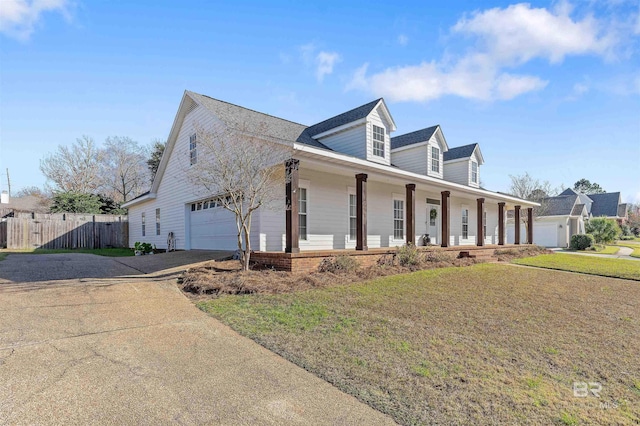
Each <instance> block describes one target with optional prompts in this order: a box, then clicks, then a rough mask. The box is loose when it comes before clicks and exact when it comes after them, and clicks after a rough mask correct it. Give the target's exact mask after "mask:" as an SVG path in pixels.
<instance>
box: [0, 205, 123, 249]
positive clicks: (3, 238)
mask: <svg viewBox="0 0 640 426" xmlns="http://www.w3.org/2000/svg"><path fill="white" fill-rule="evenodd" d="M128 231H129V227H128V222H127V216H114V215H86V214H66V213H56V214H42V213H16V214H15V217H9V218H6V219H5V221H4V222H0V248H9V249H23V250H24V249H37V248H43V249H75V248H109V247H127V246H128V243H129V236H128Z"/></svg>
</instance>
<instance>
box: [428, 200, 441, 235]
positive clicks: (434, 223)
mask: <svg viewBox="0 0 640 426" xmlns="http://www.w3.org/2000/svg"><path fill="white" fill-rule="evenodd" d="M433 211H435V213H433ZM439 222H440V206H438V205H435V204H427V233H428V234H429V241H430V242H431V244H438V232H439V228H440V226H439V225H438V223H439Z"/></svg>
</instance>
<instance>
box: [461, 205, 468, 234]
mask: <svg viewBox="0 0 640 426" xmlns="http://www.w3.org/2000/svg"><path fill="white" fill-rule="evenodd" d="M467 238H469V209H462V239H463V240H466V239H467Z"/></svg>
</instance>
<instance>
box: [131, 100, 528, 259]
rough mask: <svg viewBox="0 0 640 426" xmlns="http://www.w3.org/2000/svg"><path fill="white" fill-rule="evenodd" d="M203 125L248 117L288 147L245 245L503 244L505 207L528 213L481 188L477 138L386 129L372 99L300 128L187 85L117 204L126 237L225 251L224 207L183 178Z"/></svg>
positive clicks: (383, 110)
mask: <svg viewBox="0 0 640 426" xmlns="http://www.w3.org/2000/svg"><path fill="white" fill-rule="evenodd" d="M214 123H215V124H216V125H220V124H222V125H223V126H229V127H232V128H235V127H237V126H239V125H240V124H242V126H243V129H244V131H249V132H250V131H251V127H252V126H254V127H253V128H254V129H261V130H260V132H261V134H260V137H264V139H265V140H267V139H268V140H269V141H271V142H273V141H277V142H279V143H283V144H287V145H288V146H289V147H292V148H293V153H294V154H293V158H292V159H291V160H290V161H288V162H287V164H286V170H287V173H288V175H289V176H290V177H291V179H290V180H288V181H290V184H287V185H285V183H284V182H283V183H282V194H283V202H282V208H281V209H279V210H275V211H272V210H263V209H261V210H258V211H257V212H256V213H255V215H254V220H253V221H252V227H251V238H252V247H253V248H254V249H255V250H260V251H274V252H293V253H295V252H297V251H298V250H300V251H308V250H334V249H357V250H367V249H368V248H377V247H395V246H399V245H402V244H404V243H405V242H414V243H415V244H416V245H424V244H425V243H431V244H438V245H442V246H445V247H446V246H464V245H479V246H482V245H487V244H504V238H505V235H506V229H505V224H506V218H505V214H504V212H505V209H513V208H517V209H518V210H519V209H520V207H521V208H522V209H529V214H530V213H531V208H532V207H534V206H536V205H537V204H536V203H533V202H530V201H527V200H522V199H518V198H515V197H512V196H509V195H505V194H501V193H497V192H493V191H488V190H486V189H483V188H481V187H480V175H481V168H482V167H483V164H484V158H483V156H482V153H481V151H480V147H479V145H478V144H471V145H465V146H461V147H456V148H450V147H449V145H448V143H447V141H446V139H445V136H444V134H443V132H442V129H441V128H440V126H433V127H429V128H425V129H422V130H418V131H414V132H411V133H407V134H404V135H400V136H396V137H391V134H392V133H393V132H395V131H396V124H395V122H394V119H393V117H392V116H391V113H390V112H389V110H388V108H387V105H386V103H385V101H384V100H383V99H377V100H375V101H372V102H369V103H368V104H365V105H362V106H360V107H358V108H355V109H352V110H350V111H347V112H345V113H342V114H339V115H337V116H335V117H332V118H329V119H327V120H325V121H322V122H320V123H317V124H314V125H312V126H305V125H302V124H298V123H293V122H291V121H287V120H284V119H281V118H277V117H274V116H271V115H267V114H263V113H259V112H256V111H252V110H250V109H246V108H243V107H240V106H237V105H233V104H230V103H227V102H223V101H219V100H216V99H213V98H210V97H207V96H204V95H200V94H197V93H194V92H190V91H186V92H185V93H184V96H183V98H182V101H181V103H180V107H179V109H178V113H177V115H176V117H175V120H174V123H173V127H172V128H171V132H170V134H169V138H168V140H167V146H166V149H165V152H164V156H163V157H162V161H161V162H160V166H159V168H158V172H157V175H156V177H155V180H154V181H153V184H152V187H151V190H150V191H149V192H148V193H146V194H144V195H142V196H140V197H138V198H136V199H134V200H132V201H130V202H128V203H126V204H125V205H124V207H127V208H128V209H129V224H130V225H129V226H130V228H129V241H130V244H131V245H133V243H134V242H135V241H144V242H149V243H152V244H155V245H156V246H157V247H158V248H164V247H166V246H167V236H168V234H169V233H170V232H171V233H173V235H174V236H175V239H176V248H177V249H185V250H189V249H229V250H235V249H236V237H235V235H236V227H235V224H234V217H233V215H232V214H231V213H229V212H227V211H225V210H223V209H222V208H220V207H217V205H216V203H215V196H218V195H220V194H210V195H209V196H207V197H202V196H201V195H198V194H201V192H200V191H198V190H195V188H192V187H191V185H190V184H189V181H188V179H187V178H186V176H185V170H186V169H188V167H189V165H190V162H192V161H193V159H194V156H195V158H197V149H198V145H197V144H198V141H197V140H196V137H195V134H196V132H195V126H202V127H207V126H213V125H214ZM285 199H286V200H288V201H289V202H290V205H291V209H287V208H286V207H285V206H286V205H287V203H286V201H285ZM296 212H297V214H296ZM287 216H289V219H288V220H287V219H286V217H287ZM287 224H288V226H287ZM514 226H515V225H514ZM427 236H428V237H427ZM523 242H524V240H523ZM529 242H530V241H529Z"/></svg>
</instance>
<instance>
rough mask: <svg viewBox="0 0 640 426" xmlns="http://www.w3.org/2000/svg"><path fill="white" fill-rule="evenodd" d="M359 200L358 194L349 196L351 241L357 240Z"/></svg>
mask: <svg viewBox="0 0 640 426" xmlns="http://www.w3.org/2000/svg"><path fill="white" fill-rule="evenodd" d="M357 209H358V207H357V199H356V194H349V240H350V241H354V240H355V239H356V238H357V232H358V219H357Z"/></svg>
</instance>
